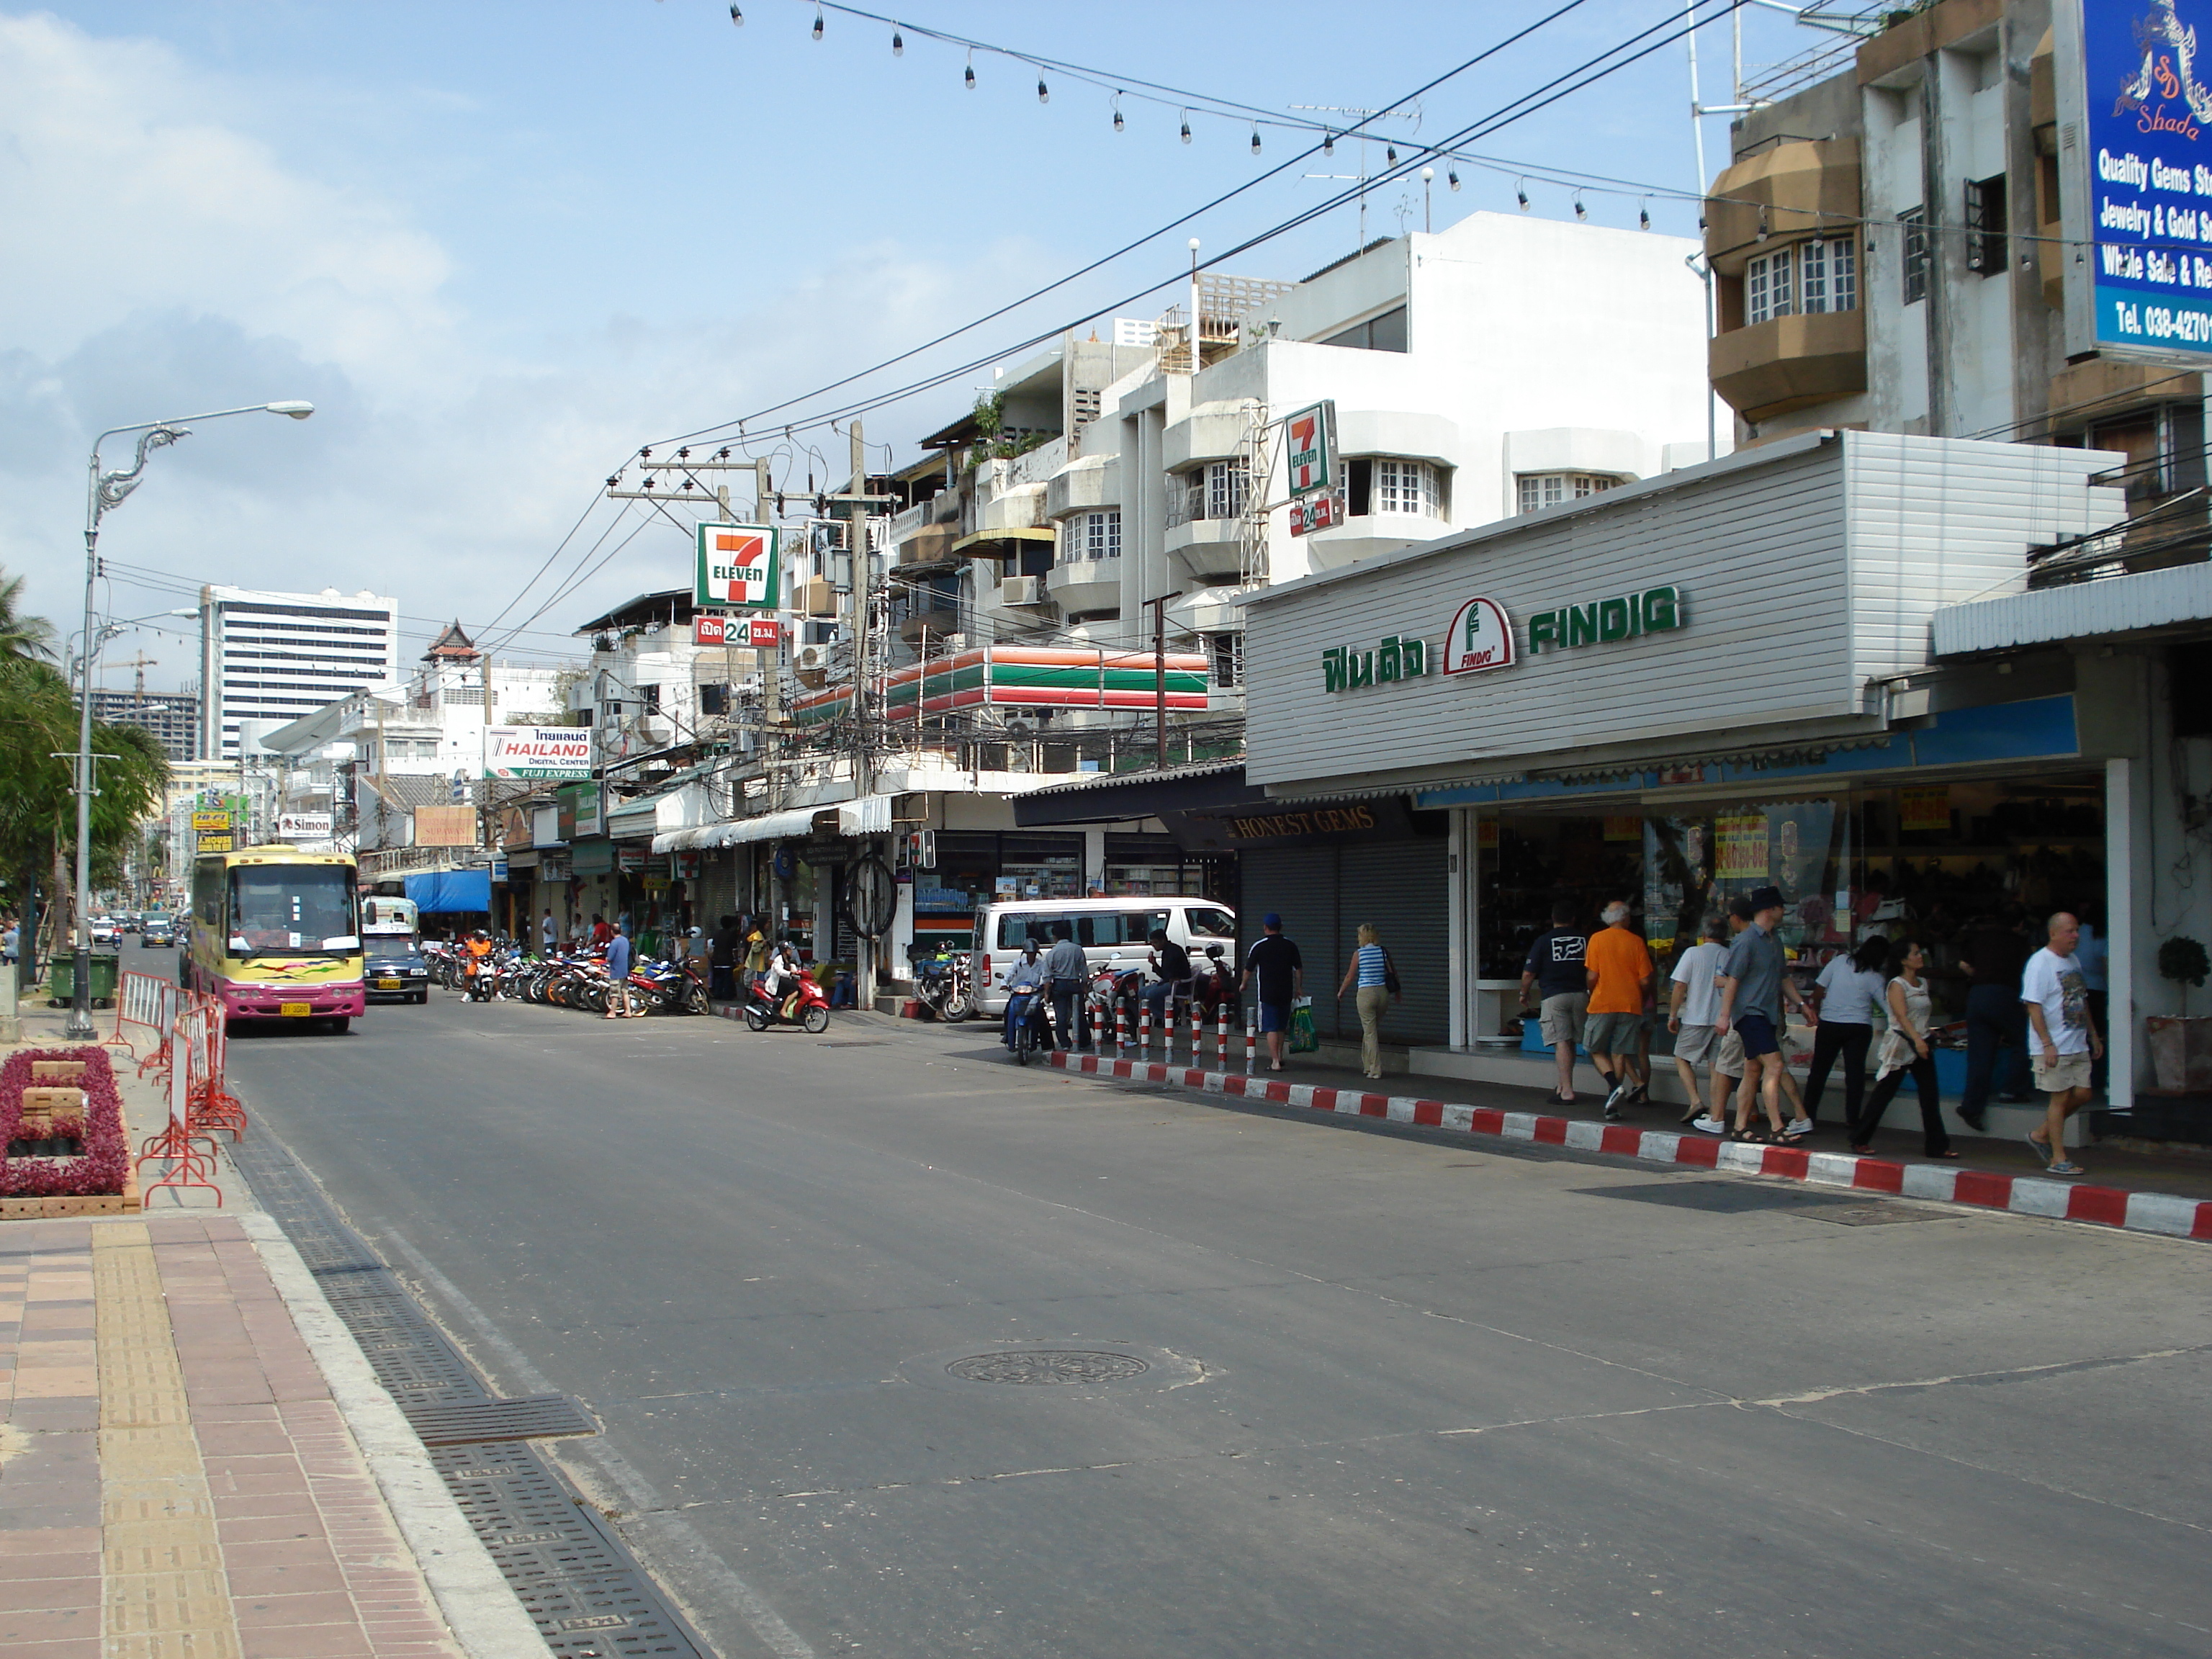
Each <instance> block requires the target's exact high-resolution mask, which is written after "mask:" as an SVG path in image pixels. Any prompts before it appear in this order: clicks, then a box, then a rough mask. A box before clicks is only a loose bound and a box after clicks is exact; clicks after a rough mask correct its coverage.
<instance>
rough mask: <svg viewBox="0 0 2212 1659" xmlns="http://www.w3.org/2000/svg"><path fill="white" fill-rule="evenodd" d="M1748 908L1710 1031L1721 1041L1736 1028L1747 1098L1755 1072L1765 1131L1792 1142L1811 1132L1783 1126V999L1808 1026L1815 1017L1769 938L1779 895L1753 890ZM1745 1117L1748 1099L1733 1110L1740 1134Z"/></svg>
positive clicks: (1805, 1126) (1801, 1123)
mask: <svg viewBox="0 0 2212 1659" xmlns="http://www.w3.org/2000/svg"><path fill="white" fill-rule="evenodd" d="M1751 908H1752V918H1751V926H1750V927H1747V928H1745V929H1744V930H1743V932H1741V933H1738V934H1737V935H1736V936H1735V944H1733V945H1729V953H1728V960H1727V961H1726V962H1724V963H1722V964H1721V1008H1720V1018H1719V1019H1717V1021H1715V1022H1714V1029H1715V1030H1717V1031H1719V1032H1720V1033H1721V1035H1722V1036H1727V1035H1728V1032H1729V1028H1730V1026H1731V1025H1733V1026H1734V1027H1735V1032H1736V1035H1737V1036H1738V1037H1739V1038H1741V1041H1742V1043H1743V1060H1744V1087H1745V1093H1746V1095H1748V1094H1749V1092H1750V1087H1751V1078H1752V1071H1753V1067H1756V1068H1757V1069H1758V1075H1759V1095H1760V1097H1761V1099H1762V1100H1763V1102H1764V1103H1765V1108H1766V1121H1767V1124H1768V1127H1770V1129H1771V1131H1772V1133H1773V1135H1774V1137H1775V1139H1778V1140H1779V1139H1784V1138H1785V1136H1786V1138H1788V1139H1793V1140H1794V1139H1796V1138H1797V1137H1798V1136H1799V1135H1802V1134H1808V1133H1811V1132H1812V1128H1813V1121H1812V1120H1811V1119H1810V1118H1808V1117H1799V1118H1797V1119H1796V1120H1795V1121H1792V1122H1791V1123H1790V1127H1789V1128H1788V1129H1787V1130H1784V1128H1783V1127H1782V1067H1783V1063H1784V1062H1783V1058H1782V1036H1781V1033H1782V1005H1783V1003H1784V1000H1787V1001H1788V1002H1789V1003H1790V1006H1792V1007H1794V1008H1796V1009H1797V1010H1798V1012H1801V1013H1802V1015H1803V1016H1804V1017H1805V1020H1806V1022H1807V1023H1808V1024H1811V1023H1812V1022H1813V1021H1814V1019H1815V1018H1817V1016H1815V1015H1814V1012H1813V1011H1812V1009H1811V1007H1810V1006H1809V1005H1808V1004H1807V1002H1806V1001H1805V1000H1804V998H1802V996H1800V995H1798V994H1797V987H1796V984H1795V982H1793V981H1791V980H1790V977H1789V975H1787V974H1785V973H1784V971H1783V968H1784V957H1783V954H1782V941H1781V940H1780V939H1777V938H1775V937H1774V930H1775V929H1776V928H1777V927H1779V926H1780V925H1781V923H1782V890H1781V889H1780V888H1778V887H1754V888H1753V889H1752V890H1751ZM1748 1117H1749V1103H1748V1100H1747V1099H1746V1100H1740V1101H1739V1103H1738V1104H1737V1107H1736V1129H1737V1133H1739V1134H1741V1133H1742V1131H1743V1128H1744V1127H1745V1125H1746V1122H1747V1120H1748Z"/></svg>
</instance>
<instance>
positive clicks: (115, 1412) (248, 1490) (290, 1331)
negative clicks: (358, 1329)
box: [0, 1214, 463, 1659]
mask: <svg viewBox="0 0 2212 1659" xmlns="http://www.w3.org/2000/svg"><path fill="white" fill-rule="evenodd" d="M0 1367H4V1369H0V1653H4V1654H6V1655H7V1656H9V1659H170V1656H179V1659H182V1656H191V1659H326V1656H327V1659H351V1656H362V1659H459V1656H460V1655H461V1653H462V1651H463V1650H462V1648H461V1647H460V1645H459V1644H457V1643H456V1642H455V1640H454V1639H453V1635H452V1633H451V1632H449V1630H448V1629H447V1625H446V1622H445V1620H444V1619H443V1618H442V1617H441V1614H440V1613H439V1610H438V1607H437V1604H436V1602H435V1600H434V1598H433V1596H432V1594H431V1592H430V1589H429V1588H428V1584H427V1583H426V1582H425V1580H424V1578H423V1576H422V1571H421V1569H420V1568H419V1566H418V1565H417V1564H416V1558H415V1556H414V1554H413V1553H411V1552H410V1549H409V1548H408V1547H407V1544H406V1542H405V1541H404V1539H403V1538H402V1536H401V1534H400V1531H399V1528H398V1525H397V1524H396V1523H395V1522H394V1521H393V1519H392V1514H391V1512H390V1510H389V1509H388V1508H387V1506H386V1503H385V1499H384V1497H383V1494H382V1493H381V1492H380V1489H379V1487H378V1486H377V1483H376V1481H375V1480H374V1477H373V1476H372V1475H371V1474H370V1472H369V1469H368V1465H367V1464H366V1463H365V1462H363V1460H362V1454H361V1451H360V1449H359V1448H358V1446H357V1445H356V1443H355V1440H354V1437H353V1435H352V1434H351V1433H350V1432H349V1430H348V1428H347V1425H346V1423H345V1420H344V1419H343V1417H342V1416H341V1415H340V1413H339V1409H338V1407H337V1404H336V1403H335V1402H334V1401H333V1400H332V1398H331V1389H330V1387H329V1385H328V1384H327V1383H325V1380H324V1377H323V1374H322V1372H321V1370H320V1369H319V1367H318V1366H317V1364H316V1363H315V1360H314V1358H313V1355H312V1354H311V1353H310V1352H309V1351H308V1348H307V1345H306V1344H305V1343H304V1342H303V1341H302V1340H301V1337H300V1334H299V1332H298V1331H297V1330H296V1329H295V1327H294V1324H293V1322H292V1318H291V1316H290V1314H289V1311H288V1310H287V1309H286V1306H285V1304H284V1303H283V1300H282V1299H281V1298H280V1297H279V1296H278V1293H277V1291H276V1285H274V1283H272V1281H271V1280H270V1275H269V1273H268V1271H267V1269H266V1268H265V1267H264V1266H263V1263H262V1260H261V1257H260V1255H258V1253H257V1251H256V1250H255V1249H254V1247H253V1245H252V1243H251V1242H250V1241H249V1240H248V1238H247V1237H246V1233H245V1232H244V1231H243V1230H242V1229H241V1228H240V1225H239V1224H238V1223H237V1222H236V1221H235V1220H234V1219H231V1218H225V1217H222V1216H220V1215H197V1214H195V1215H176V1216H161V1215H158V1214H157V1215H154V1216H149V1217H148V1218H144V1219H143V1220H142V1219H121V1218H118V1219H96V1220H94V1219H88V1220H70V1221H18V1222H9V1223H6V1224H0Z"/></svg>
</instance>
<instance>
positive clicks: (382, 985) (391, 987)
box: [376, 979, 399, 991]
mask: <svg viewBox="0 0 2212 1659" xmlns="http://www.w3.org/2000/svg"><path fill="white" fill-rule="evenodd" d="M376 988H377V989H378V990H380V991H396V990H398V988H399V981H398V980H396V979H380V980H379V981H376Z"/></svg>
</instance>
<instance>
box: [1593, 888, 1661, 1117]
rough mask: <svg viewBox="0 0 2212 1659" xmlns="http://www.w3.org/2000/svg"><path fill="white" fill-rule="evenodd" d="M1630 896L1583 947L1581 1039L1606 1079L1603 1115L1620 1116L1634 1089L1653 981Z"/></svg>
mask: <svg viewBox="0 0 2212 1659" xmlns="http://www.w3.org/2000/svg"><path fill="white" fill-rule="evenodd" d="M1628 918H1629V910H1628V906H1627V904H1626V902H1624V901H1622V900H1620V899H1615V900H1613V902H1612V903H1610V904H1608V905H1607V906H1606V907H1605V911H1604V916H1603V920H1604V921H1605V926H1604V927H1602V928H1601V929H1600V930H1599V931H1598V932H1597V933H1594V934H1592V935H1591V936H1590V939H1589V944H1588V945H1587V946H1585V947H1584V950H1583V972H1584V975H1585V978H1586V980H1587V981H1588V985H1587V988H1588V990H1589V1004H1588V1015H1587V1019H1586V1023H1585V1024H1584V1025H1583V1042H1585V1043H1586V1044H1588V1046H1589V1054H1590V1064H1591V1065H1593V1066H1596V1067H1597V1074H1598V1075H1599V1076H1600V1077H1601V1078H1603V1079H1605V1085H1606V1096H1605V1115H1606V1121H1607V1122H1618V1121H1620V1109H1621V1108H1622V1107H1623V1106H1624V1105H1626V1103H1628V1102H1629V1101H1630V1100H1631V1099H1632V1097H1634V1095H1635V1094H1636V1091H1637V1083H1636V1077H1635V1072H1634V1066H1635V1063H1636V1056H1637V1051H1638V1048H1639V1047H1640V1046H1641V1044H1642V1039H1643V1034H1644V987H1645V986H1647V985H1649V984H1650V982H1651V952H1650V951H1649V950H1647V949H1646V948H1645V947H1644V936H1643V935H1642V934H1641V933H1638V932H1637V931H1636V929H1635V928H1634V927H1632V926H1630V925H1629V919H1628Z"/></svg>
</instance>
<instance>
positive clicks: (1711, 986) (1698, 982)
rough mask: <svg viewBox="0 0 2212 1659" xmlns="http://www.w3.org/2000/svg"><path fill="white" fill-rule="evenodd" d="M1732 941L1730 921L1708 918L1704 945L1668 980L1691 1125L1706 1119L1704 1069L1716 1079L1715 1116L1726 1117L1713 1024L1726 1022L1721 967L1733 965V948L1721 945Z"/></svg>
mask: <svg viewBox="0 0 2212 1659" xmlns="http://www.w3.org/2000/svg"><path fill="white" fill-rule="evenodd" d="M1727 937H1728V919H1727V918H1726V917H1725V916H1709V917H1707V918H1706V919H1705V926H1704V927H1703V928H1701V929H1700V930H1699V939H1698V942H1697V943H1696V944H1695V945H1692V946H1691V947H1690V948H1689V949H1688V950H1686V951H1683V952H1682V954H1681V956H1680V958H1678V959H1677V960H1676V962H1675V963H1674V972H1673V973H1672V974H1671V975H1668V992H1667V995H1668V1004H1667V1029H1668V1030H1669V1031H1670V1032H1672V1033H1673V1034H1674V1070H1675V1072H1676V1073H1677V1074H1678V1075H1679V1076H1680V1078H1681V1079H1682V1092H1683V1094H1685V1095H1686V1096H1687V1097H1689V1102H1690V1104H1689V1109H1688V1110H1686V1111H1685V1112H1684V1113H1683V1114H1682V1121H1683V1122H1685V1123H1687V1122H1690V1121H1692V1120H1693V1119H1695V1118H1697V1117H1698V1116H1699V1115H1701V1108H1700V1098H1701V1097H1700V1096H1699V1091H1698V1067H1699V1066H1705V1068H1706V1070H1707V1072H1708V1073H1711V1076H1712V1078H1713V1079H1714V1087H1715V1091H1716V1092H1715V1095H1714V1104H1713V1111H1712V1115H1713V1116H1714V1118H1715V1119H1718V1118H1719V1117H1720V1114H1721V1099H1722V1097H1721V1096H1720V1095H1719V1093H1718V1088H1719V1079H1720V1074H1719V1073H1718V1071H1717V1069H1716V1068H1715V1066H1714V1064H1713V1062H1714V1061H1715V1060H1717V1059H1718V1058H1719V1054H1720V1042H1721V1036H1720V1033H1719V1032H1718V1031H1717V1030H1714V1029H1713V1022H1714V1021H1715V1020H1717V1019H1718V1018H1720V1007H1721V964H1722V963H1724V962H1726V961H1727V960H1728V946H1727V945H1724V944H1723V943H1722V942H1721V941H1722V940H1723V939H1726V938H1727Z"/></svg>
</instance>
